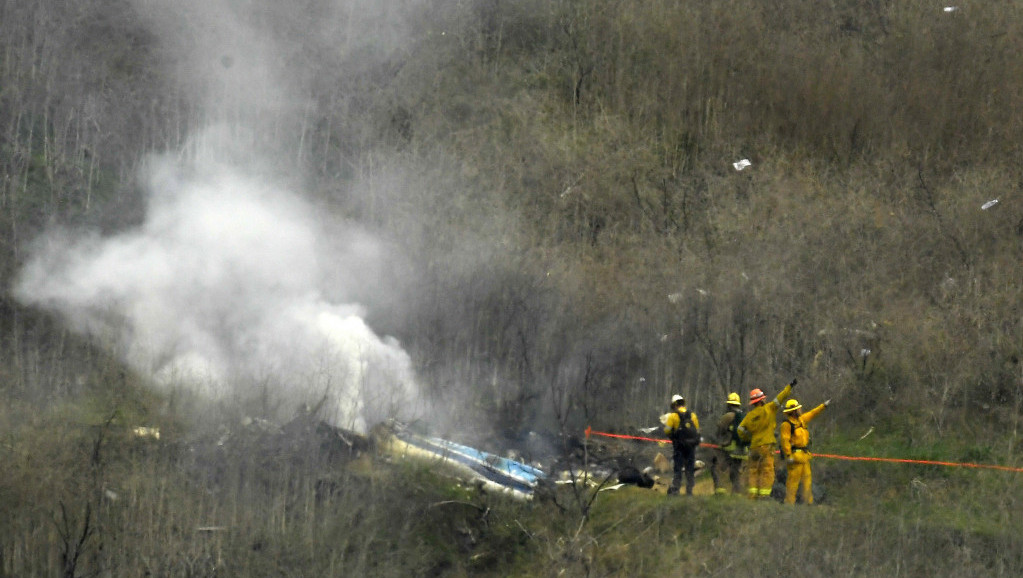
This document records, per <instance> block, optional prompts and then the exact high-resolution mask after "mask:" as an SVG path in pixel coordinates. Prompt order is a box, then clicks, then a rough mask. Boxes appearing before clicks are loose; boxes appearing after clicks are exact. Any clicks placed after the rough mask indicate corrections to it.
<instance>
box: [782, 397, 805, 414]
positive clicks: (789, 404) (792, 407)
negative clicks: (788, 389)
mask: <svg viewBox="0 0 1023 578" xmlns="http://www.w3.org/2000/svg"><path fill="white" fill-rule="evenodd" d="M802 407H803V406H801V405H799V402H798V401H796V400H794V399H790V400H788V401H786V402H785V413H789V412H790V411H796V410H797V409H802Z"/></svg>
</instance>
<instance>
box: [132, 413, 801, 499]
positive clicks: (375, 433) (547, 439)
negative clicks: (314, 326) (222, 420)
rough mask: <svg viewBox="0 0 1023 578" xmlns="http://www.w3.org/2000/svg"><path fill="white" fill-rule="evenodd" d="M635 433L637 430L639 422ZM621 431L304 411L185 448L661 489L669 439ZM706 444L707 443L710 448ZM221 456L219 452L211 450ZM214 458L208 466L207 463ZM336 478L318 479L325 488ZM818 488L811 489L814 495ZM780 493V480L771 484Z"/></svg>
mask: <svg viewBox="0 0 1023 578" xmlns="http://www.w3.org/2000/svg"><path fill="white" fill-rule="evenodd" d="M635 429H636V430H637V431H636V432H629V433H633V434H638V435H642V434H644V433H646V432H645V430H643V429H642V428H635ZM130 432H131V435H132V436H133V437H136V438H146V439H147V440H148V441H149V443H161V444H163V443H175V442H174V441H173V440H168V439H167V438H168V437H169V436H163V437H161V435H160V430H159V429H157V428H154V427H147V426H137V427H133V428H131V430H130ZM629 438H630V436H627V435H626V436H623V438H599V437H590V436H587V435H579V436H558V435H554V434H546V435H545V434H540V433H536V432H529V433H528V434H526V435H525V436H520V437H519V438H518V439H505V440H501V442H500V443H493V444H488V445H487V446H485V447H486V449H478V448H476V447H473V446H470V445H466V444H462V443H458V442H456V441H452V440H449V439H444V438H440V437H435V436H431V435H429V434H428V433H425V432H423V431H421V430H420V429H419V428H417V427H416V426H415V424H405V423H402V422H399V421H395V420H389V421H386V422H382V423H378V424H377V425H375V426H374V427H372V428H371V430H370V432H369V433H368V434H366V435H364V434H360V433H358V432H355V431H352V430H347V429H343V428H339V427H336V426H333V425H331V424H329V423H327V422H325V421H323V420H321V419H318V418H316V417H315V414H312V413H302V412H300V413H299V415H297V416H296V417H294V418H293V419H292V420H290V421H289V422H287V423H283V424H278V423H274V422H271V421H269V420H265V419H260V418H255V419H254V418H245V419H243V420H241V421H240V422H239V423H238V424H237V425H236V426H235V427H231V428H227V427H224V428H222V429H221V431H220V432H219V433H218V435H217V436H216V439H211V440H208V443H205V444H198V447H196V446H193V447H192V448H191V450H192V452H193V453H194V454H198V455H196V456H195V457H194V459H196V460H197V461H200V462H203V463H204V464H206V466H207V468H205V469H211V470H212V472H211V473H210V474H209V475H213V476H217V473H216V471H217V470H219V469H223V468H225V467H226V462H227V461H229V460H230V459H231V456H233V455H238V453H239V450H243V449H249V450H253V449H255V450H256V453H258V454H260V455H263V456H266V457H269V456H275V457H279V458H294V457H295V456H299V455H305V456H309V455H310V454H313V455H314V457H315V458H316V459H318V460H321V461H324V460H325V461H327V462H329V463H330V464H331V466H332V467H338V468H350V469H351V470H353V471H361V472H370V471H373V470H374V469H377V468H382V467H387V466H389V465H393V464H395V463H399V462H410V463H418V464H420V465H423V466H424V467H428V468H430V469H431V470H432V471H434V472H436V473H437V474H439V475H441V476H443V477H444V478H446V479H449V480H451V483H452V484H454V485H458V486H460V487H463V488H466V489H467V490H469V491H473V492H479V493H482V494H487V495H494V496H503V497H507V498H508V499H514V500H521V501H530V500H545V499H556V496H557V494H558V493H559V492H561V491H564V490H568V489H572V490H579V489H585V490H587V491H594V492H607V491H615V490H619V489H622V488H625V487H638V488H644V489H647V490H649V491H653V492H659V493H662V494H664V493H666V492H667V489H668V486H669V484H670V483H671V478H672V464H671V458H670V457H669V456H670V455H671V445H670V442H668V441H667V440H665V441H664V442H663V443H649V442H648V441H636V439H629ZM708 451H710V450H708ZM217 455H219V456H220V457H219V458H217V457H216V456H217ZM210 464H213V467H212V468H209V467H208V466H209V465H210ZM705 464H706V461H705V460H704V459H697V461H696V476H697V492H696V493H697V494H711V493H713V491H714V490H713V486H712V483H711V480H710V479H709V478H710V476H709V475H707V469H708V468H706V466H705ZM335 483H336V482H335V481H334V480H330V479H324V480H320V481H319V482H318V486H320V485H322V486H323V487H324V488H329V487H330V486H332V485H333V484H335ZM817 490H818V488H817V487H815V488H814V494H815V495H816V494H817ZM775 494H777V495H776V497H777V498H778V499H779V500H780V499H781V497H783V496H784V480H779V481H778V482H777V483H776V484H775Z"/></svg>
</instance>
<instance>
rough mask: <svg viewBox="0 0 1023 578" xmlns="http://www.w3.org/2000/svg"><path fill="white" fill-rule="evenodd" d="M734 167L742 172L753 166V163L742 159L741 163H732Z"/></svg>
mask: <svg viewBox="0 0 1023 578" xmlns="http://www.w3.org/2000/svg"><path fill="white" fill-rule="evenodd" d="M732 166H733V167H735V170H737V171H741V170H742V169H744V168H746V167H750V166H753V163H751V162H749V159H742V160H741V161H738V162H734V163H732Z"/></svg>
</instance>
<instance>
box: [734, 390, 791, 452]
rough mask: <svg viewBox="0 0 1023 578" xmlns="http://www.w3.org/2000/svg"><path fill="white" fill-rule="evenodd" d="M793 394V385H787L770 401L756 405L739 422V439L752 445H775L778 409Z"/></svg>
mask: <svg viewBox="0 0 1023 578" xmlns="http://www.w3.org/2000/svg"><path fill="white" fill-rule="evenodd" d="M791 394H792V386H791V385H786V386H785V389H783V390H781V392H780V393H779V394H778V396H777V397H775V398H774V399H773V400H771V401H770V402H768V403H765V404H763V405H760V406H757V407H754V408H753V409H751V410H750V411H749V413H747V414H746V417H744V418H742V422H740V423H739V439H741V440H743V441H745V442H748V443H749V445H750V447H754V448H755V447H757V446H766V445H774V444H775V439H774V428H775V426H777V424H778V409H779V408H780V407H781V402H783V401H785V400H786V399H788V398H789V395H791Z"/></svg>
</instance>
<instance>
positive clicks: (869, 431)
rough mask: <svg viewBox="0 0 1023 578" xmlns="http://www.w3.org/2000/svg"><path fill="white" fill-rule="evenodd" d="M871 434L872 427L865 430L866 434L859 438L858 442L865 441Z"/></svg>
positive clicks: (872, 431)
mask: <svg viewBox="0 0 1023 578" xmlns="http://www.w3.org/2000/svg"><path fill="white" fill-rule="evenodd" d="M872 433H874V426H870V429H868V430H867V433H865V434H863V435H861V436H860V441H863V440H864V439H866V437H867V436H869V435H870V434H872Z"/></svg>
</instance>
